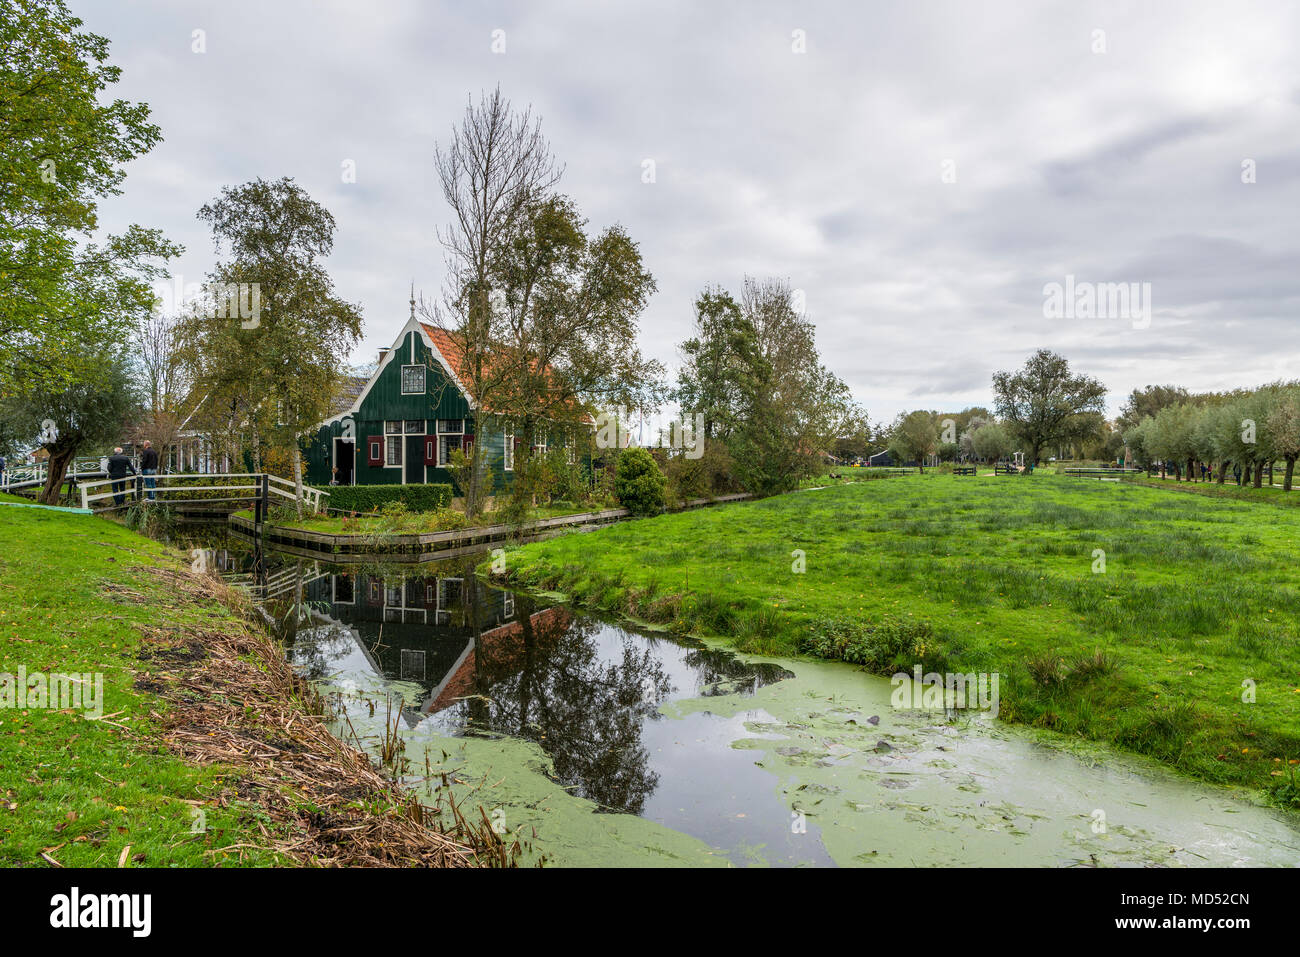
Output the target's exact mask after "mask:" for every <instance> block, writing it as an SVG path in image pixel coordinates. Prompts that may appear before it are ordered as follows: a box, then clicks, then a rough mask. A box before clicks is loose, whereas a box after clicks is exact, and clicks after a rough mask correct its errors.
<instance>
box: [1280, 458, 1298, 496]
mask: <svg viewBox="0 0 1300 957" xmlns="http://www.w3.org/2000/svg"><path fill="white" fill-rule="evenodd" d="M1295 460H1296V457H1295V456H1294V455H1288V456H1287V457H1286V472H1285V473H1284V474H1283V475H1282V491H1284V492H1289V491H1291V479H1292V477H1293V476H1294V475H1295Z"/></svg>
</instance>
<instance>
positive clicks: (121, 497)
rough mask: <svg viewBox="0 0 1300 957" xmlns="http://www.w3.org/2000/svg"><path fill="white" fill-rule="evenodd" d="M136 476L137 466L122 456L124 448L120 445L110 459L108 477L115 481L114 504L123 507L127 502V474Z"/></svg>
mask: <svg viewBox="0 0 1300 957" xmlns="http://www.w3.org/2000/svg"><path fill="white" fill-rule="evenodd" d="M128 472H129V473H130V474H132V475H134V474H135V466H134V465H132V464H131V460H130V459H129V458H127V457H126V456H125V455H123V454H122V447H121V446H120V445H119V446H117V447H115V448H114V449H113V454H112V455H110V456H109V457H108V477H109V478H110V479H112V480H113V504H114V505H119V506H120V505H121V504H122V503H123V502H125V501H126V476H127V473H128Z"/></svg>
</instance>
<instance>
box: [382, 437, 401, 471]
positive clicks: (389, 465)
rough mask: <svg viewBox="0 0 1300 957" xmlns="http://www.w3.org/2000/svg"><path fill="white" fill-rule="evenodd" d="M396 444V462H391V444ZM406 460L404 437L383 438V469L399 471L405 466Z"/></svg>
mask: <svg viewBox="0 0 1300 957" xmlns="http://www.w3.org/2000/svg"><path fill="white" fill-rule="evenodd" d="M394 442H396V443H397V456H396V457H397V461H396V462H394V461H393V443H394ZM405 458H406V436H404V435H385V436H384V468H386V469H400V468H401V467H402V466H403V465H405Z"/></svg>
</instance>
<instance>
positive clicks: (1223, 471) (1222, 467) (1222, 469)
mask: <svg viewBox="0 0 1300 957" xmlns="http://www.w3.org/2000/svg"><path fill="white" fill-rule="evenodd" d="M1227 477H1228V460H1227V459H1224V460H1223V461H1222V462H1220V463H1219V474H1218V477H1217V478H1216V479H1215V481H1216V482H1217V483H1218V484H1219V485H1222V484H1223V480H1224V479H1225V478H1227Z"/></svg>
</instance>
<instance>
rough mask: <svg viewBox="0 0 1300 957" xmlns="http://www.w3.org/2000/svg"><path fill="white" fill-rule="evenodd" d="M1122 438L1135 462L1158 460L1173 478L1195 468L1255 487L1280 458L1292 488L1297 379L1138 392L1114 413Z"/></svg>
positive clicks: (1299, 421) (1299, 425) (1299, 451)
mask: <svg viewBox="0 0 1300 957" xmlns="http://www.w3.org/2000/svg"><path fill="white" fill-rule="evenodd" d="M1120 424H1121V426H1122V427H1124V431H1123V436H1124V442H1125V443H1126V444H1127V446H1128V448H1129V449H1130V450H1131V451H1132V454H1133V458H1134V460H1135V461H1137V462H1138V463H1139V464H1141V465H1144V466H1145V465H1150V464H1153V463H1157V462H1158V463H1160V464H1161V465H1162V466H1163V467H1164V471H1165V472H1166V473H1167V472H1168V471H1173V473H1174V477H1175V479H1181V478H1186V479H1187V480H1188V481H1193V480H1195V479H1196V477H1197V474H1198V472H1199V471H1200V468H1199V467H1200V466H1204V468H1205V469H1206V470H1207V471H1212V472H1213V474H1214V480H1215V481H1216V482H1219V483H1222V482H1223V481H1224V480H1225V478H1226V476H1227V474H1228V471H1229V469H1231V470H1232V471H1233V473H1234V477H1235V479H1236V481H1237V482H1238V483H1239V484H1248V483H1249V484H1253V485H1254V486H1255V487H1256V488H1259V487H1261V486H1262V484H1263V479H1264V475H1265V473H1266V472H1271V470H1272V468H1273V466H1274V463H1276V462H1278V461H1279V460H1280V461H1282V462H1284V463H1285V473H1284V475H1283V480H1282V484H1283V488H1285V489H1286V490H1287V491H1290V490H1291V485H1292V480H1293V478H1294V474H1295V463H1296V459H1297V457H1300V383H1297V382H1278V383H1273V384H1271V385H1266V386H1263V387H1261V388H1258V389H1252V390H1237V391H1233V392H1227V393H1202V394H1191V393H1189V392H1188V391H1187V390H1186V389H1182V388H1179V387H1176V386H1153V387H1148V388H1147V389H1144V390H1136V391H1134V393H1133V394H1132V396H1130V398H1129V401H1128V403H1127V404H1126V406H1125V409H1124V412H1123V414H1122V415H1121V417H1120Z"/></svg>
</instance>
